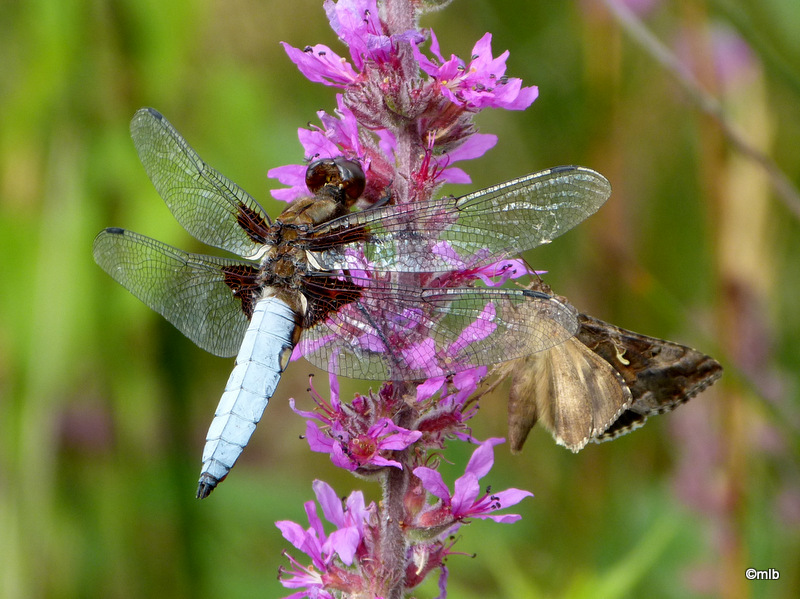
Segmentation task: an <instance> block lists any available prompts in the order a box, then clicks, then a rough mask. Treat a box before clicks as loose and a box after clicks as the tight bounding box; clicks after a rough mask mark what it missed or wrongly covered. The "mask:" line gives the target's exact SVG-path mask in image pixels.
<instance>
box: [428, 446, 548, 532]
mask: <svg viewBox="0 0 800 599" xmlns="http://www.w3.org/2000/svg"><path fill="white" fill-rule="evenodd" d="M503 442H504V439H499V438H492V439H487V440H486V441H485V442H483V443H481V444H480V445H479V446H478V448H477V449H476V450H475V452H474V453H473V454H472V457H471V458H470V460H469V463H468V464H467V468H466V470H465V471H464V475H463V476H461V477H459V478H458V479H456V482H455V484H454V487H453V488H454V490H453V494H452V495H451V494H450V491H449V489H448V488H447V485H446V484H445V483H444V480H443V479H442V475H441V474H439V472H437V471H436V470H433V469H432V468H428V467H425V466H419V467H417V468H414V476H416V477H417V478H419V479H420V480H421V481H422V486H423V487H424V488H425V490H427V491H428V492H429V493H430V494H431V495H434V496H435V497H438V498H439V502H438V503H437V504H436V505H434V506H432V509H430V510H427V511H424V512H423V513H421V514H420V515H419V516H418V519H417V522H416V524H417V525H418V526H421V527H426V526H427V527H436V528H441V527H445V528H449V527H450V526H452V525H454V524H457V523H459V522H460V521H462V520H464V519H465V518H480V519H486V518H489V519H491V520H494V521H495V522H502V523H510V522H516V521H517V520H519V519H520V518H521V516H520V515H519V514H500V515H496V514H493V512H495V511H497V510H501V509H504V508H507V507H511V506H512V505H516V504H517V503H519V502H520V501H522V500H523V499H524V498H525V497H532V496H533V493H531V492H529V491H523V490H521V489H507V490H505V491H500V492H498V493H489V492H487V493H485V494H483V495H480V485H479V483H478V481H479V480H480V479H481V478H483V477H484V476H485V475H486V474H487V473H488V472H489V470H491V468H492V465H493V464H494V449H493V447H494V446H495V445H497V444H499V443H503ZM479 495H480V496H479Z"/></svg>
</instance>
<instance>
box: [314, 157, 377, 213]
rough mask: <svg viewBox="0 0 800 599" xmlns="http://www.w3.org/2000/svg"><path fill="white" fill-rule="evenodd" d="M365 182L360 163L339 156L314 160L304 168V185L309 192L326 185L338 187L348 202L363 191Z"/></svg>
mask: <svg viewBox="0 0 800 599" xmlns="http://www.w3.org/2000/svg"><path fill="white" fill-rule="evenodd" d="M366 183H367V181H366V177H365V175H364V171H363V170H362V169H361V165H359V164H358V162H356V161H355V160H347V159H346V158H343V157H341V156H339V157H337V158H323V159H321V160H316V161H314V162H312V163H311V164H310V165H309V166H308V170H306V186H307V187H308V190H309V191H310V192H311V193H313V194H317V193H319V191H320V190H322V188H323V187H325V186H326V185H330V186H334V187H338V188H339V189H341V190H343V191H344V193H345V194H346V195H347V198H348V199H349V200H350V203H352V202H354V201H355V200H357V199H358V198H359V197H360V196H361V194H362V193H364V188H365V187H366Z"/></svg>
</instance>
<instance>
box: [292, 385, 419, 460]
mask: <svg viewBox="0 0 800 599" xmlns="http://www.w3.org/2000/svg"><path fill="white" fill-rule="evenodd" d="M330 380H331V401H330V402H326V401H325V400H324V399H323V398H322V396H321V395H320V394H319V393H317V391H316V389H314V386H313V385H311V387H310V391H311V395H312V397H313V398H314V401H315V402H316V404H317V408H316V410H315V411H313V412H309V411H304V410H298V409H296V408H295V403H294V400H290V402H289V404H290V406H291V408H292V410H293V411H294V412H295V413H296V414H299V415H300V416H303V417H305V418H307V419H308V420H307V421H306V435H305V436H306V440H307V441H308V445H309V447H310V448H311V450H312V451H316V452H319V453H327V454H330V456H331V461H332V462H333V463H334V464H336V465H337V466H339V467H340V468H344V469H345V470H350V471H355V470H358V469H362V470H372V469H375V468H383V467H387V466H391V467H393V468H400V469H401V470H402V468H403V465H402V464H401V463H400V462H398V461H397V460H392V459H389V458H387V457H385V456H384V454H385V453H386V452H390V451H402V450H403V449H406V448H407V447H409V446H410V445H412V444H413V443H415V442H416V441H418V440H419V439H420V437H422V433H421V432H420V431H411V430H408V429H405V428H403V427H401V426H398V425H396V424H395V423H394V422H392V420H391V419H390V418H388V417H376V411H375V409H373V408H374V402H372V401H369V402H368V401H366V400H365V399H364V398H358V400H354V401H353V403H352V404H351V405H346V404H342V403H341V402H340V401H339V387H338V382H337V381H336V377H335V376H334V375H333V374H332V375H331V376H330ZM320 425H321V426H320Z"/></svg>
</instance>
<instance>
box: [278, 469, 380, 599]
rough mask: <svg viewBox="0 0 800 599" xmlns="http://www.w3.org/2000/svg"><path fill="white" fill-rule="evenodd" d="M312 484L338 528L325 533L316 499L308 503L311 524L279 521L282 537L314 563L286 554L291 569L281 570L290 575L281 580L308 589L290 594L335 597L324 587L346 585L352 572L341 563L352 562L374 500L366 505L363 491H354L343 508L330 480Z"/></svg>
mask: <svg viewBox="0 0 800 599" xmlns="http://www.w3.org/2000/svg"><path fill="white" fill-rule="evenodd" d="M313 488H314V493H315V494H316V496H317V501H318V502H319V504H320V507H321V508H322V513H323V515H324V516H325V519H326V520H328V522H330V523H331V524H333V525H334V526H335V527H336V530H334V531H333V532H332V533H331V534H330V535H326V534H325V530H324V528H323V525H322V520H320V518H319V516H318V515H317V508H316V504H315V503H314V502H313V501H309V502H307V503H306V504H305V509H306V515H307V516H308V523H309V525H310V526H309V528H307V529H303V527H302V526H300V525H299V524H297V523H295V522H292V521H290V520H281V521H279V522H276V523H275V525H276V526H277V527H278V528H279V529H280V531H281V533H282V534H283V537H284V538H285V539H286V540H287V541H289V542H290V543H291V544H292V545H294V546H295V547H296V548H297V549H299V550H300V551H302V552H303V553H305V554H306V555H307V556H308V557H310V558H311V566H308V567H306V566H302V565H301V564H300V563H299V562H298V561H297V560H295V559H294V558H292V557H291V556H289V555H288V554H287V558H288V559H289V561H290V563H291V564H292V569H285V568H281V574H284V575H288V577H286V578H282V579H281V584H283V586H285V587H287V588H304V589H305V590H304V591H302V592H300V593H297V594H294V595H291V597H307V596H310V597H331V598H332V597H333V595H332V594H330V593H328V592H327V591H326V590H325V589H326V588H330V589H338V590H344V589H343V587H345V586H346V585H347V582H348V580H349V579H350V578H351V574H350V573H349V572H348V571H347V570H345V569H343V568H342V567H341V565H340V564H343V565H345V566H350V565H352V564H353V562H354V559H355V555H356V550H357V549H358V546H359V545H360V544H361V542H362V540H363V538H364V532H365V526H366V525H367V524H368V523H369V520H370V518H371V517H372V514H373V513H374V511H375V504H370V505H369V506H368V507H367V506H365V504H364V496H363V494H362V493H361V491H353V492H352V493H351V494H350V496H349V497H348V498H347V500H346V502H345V507H346V509H344V508H343V507H342V502H341V501H340V500H339V498H338V497H337V495H336V493H335V492H334V490H333V488H332V487H331V486H330V485H329V484H328V483H325V482H322V481H319V480H317V481H314V484H313Z"/></svg>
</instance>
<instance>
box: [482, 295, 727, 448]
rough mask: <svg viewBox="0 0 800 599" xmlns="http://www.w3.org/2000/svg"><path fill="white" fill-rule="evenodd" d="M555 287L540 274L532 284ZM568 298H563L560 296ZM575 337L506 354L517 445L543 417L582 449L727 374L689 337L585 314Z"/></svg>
mask: <svg viewBox="0 0 800 599" xmlns="http://www.w3.org/2000/svg"><path fill="white" fill-rule="evenodd" d="M533 288H534V289H536V290H538V291H543V292H545V293H548V294H552V291H551V290H550V288H549V287H548V286H547V285H546V284H545V283H543V282H541V281H536V283H535V284H534V286H533ZM556 297H557V298H558V299H559V300H560V301H562V302H564V303H567V304H568V303H569V302H568V301H567V300H566V298H564V297H561V296H556ZM578 322H579V323H580V328H579V330H578V332H577V334H576V335H575V337H573V338H571V339H568V340H567V341H566V342H564V343H562V344H560V345H557V346H555V347H553V348H551V349H549V350H547V351H542V352H539V353H536V354H532V355H530V356H527V357H525V358H520V359H518V360H513V361H511V362H506V363H505V364H503V365H501V366H500V367H499V368H498V369H497V372H498V374H500V378H501V379H502V378H504V377H506V376H508V375H510V376H511V391H510V394H509V400H508V431H509V442H510V444H511V451H512V452H515V453H516V452H519V451H520V450H521V449H522V445H523V444H524V443H525V439H526V438H527V436H528V433H529V432H530V430H531V428H533V425H534V424H536V422H538V421H541V422H542V424H544V426H545V428H547V430H549V431H550V433H551V434H552V435H553V437H554V438H555V440H556V443H558V444H559V445H563V446H564V447H566V448H568V449H570V450H572V451H573V452H578V451H580V450H581V449H583V447H584V446H585V445H586V444H587V443H588V442H589V441H592V442H595V443H600V442H603V441H609V440H611V439H615V438H616V437H619V436H620V435H624V434H625V433H628V432H630V431H632V430H634V429H637V428H639V427H640V426H642V425H643V424H644V422H645V420H647V417H648V416H652V415H654V414H663V413H664V412H669V411H671V410H673V409H675V408H676V407H677V406H679V405H680V404H682V403H684V402H686V401H688V400H689V399H691V398H692V397H694V396H695V395H697V394H698V393H700V392H701V391H703V390H704V389H706V388H707V387H708V386H709V385H711V384H712V383H714V381H716V380H717V379H718V378H719V377H720V376H722V366H720V364H719V362H717V361H716V360H714V359H713V358H711V357H710V356H707V355H705V354H703V353H701V352H699V351H697V350H694V349H692V348H690V347H687V346H685V345H680V344H679V343H674V342H672V341H665V340H663V339H656V338H655V337H648V336H646V335H640V334H639V333H634V332H632V331H628V330H625V329H622V328H620V327H617V326H614V325H612V324H609V323H607V322H604V321H602V320H599V319H597V318H593V317H591V316H588V315H586V314H579V315H578Z"/></svg>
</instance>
